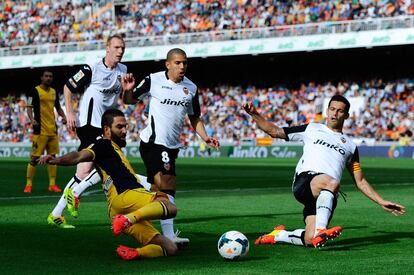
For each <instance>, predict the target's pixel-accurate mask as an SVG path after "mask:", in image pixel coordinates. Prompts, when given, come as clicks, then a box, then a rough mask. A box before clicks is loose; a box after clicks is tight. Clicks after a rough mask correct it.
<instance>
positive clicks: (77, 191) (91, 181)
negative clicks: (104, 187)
mask: <svg viewBox="0 0 414 275" xmlns="http://www.w3.org/2000/svg"><path fill="white" fill-rule="evenodd" d="M100 181H101V177H100V176H99V174H98V171H96V169H93V170H92V171H91V172H90V173H89V175H87V176H86V178H84V179H83V180H82V181H81V182H80V183H79V184H78V185H76V186H75V187H74V188H73V189H72V194H73V195H74V196H75V197H80V195H82V193H83V192H84V191H85V190H86V189H87V188H88V187H91V186H93V185H95V184H97V183H98V182H100Z"/></svg>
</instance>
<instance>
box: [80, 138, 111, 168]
mask: <svg viewBox="0 0 414 275" xmlns="http://www.w3.org/2000/svg"><path fill="white" fill-rule="evenodd" d="M109 142H110V141H109ZM84 150H88V151H90V152H91V153H92V154H93V161H94V162H95V163H98V164H99V163H100V161H101V160H102V159H104V158H105V157H106V152H108V151H109V150H108V140H105V139H98V140H97V141H96V142H95V143H92V144H91V145H89V146H88V147H87V148H85V149H84Z"/></svg>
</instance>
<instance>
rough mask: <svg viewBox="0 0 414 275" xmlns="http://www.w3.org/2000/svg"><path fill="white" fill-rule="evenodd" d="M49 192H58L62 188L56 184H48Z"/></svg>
mask: <svg viewBox="0 0 414 275" xmlns="http://www.w3.org/2000/svg"><path fill="white" fill-rule="evenodd" d="M48 190H49V192H54V193H60V192H62V189H60V188H59V186H57V185H56V184H52V185H49V189H48Z"/></svg>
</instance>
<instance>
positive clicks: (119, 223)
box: [112, 214, 132, 236]
mask: <svg viewBox="0 0 414 275" xmlns="http://www.w3.org/2000/svg"><path fill="white" fill-rule="evenodd" d="M131 225H132V223H131V221H130V220H129V219H128V218H127V217H126V216H124V215H120V214H118V215H115V217H114V220H113V221H112V230H113V232H114V235H115V236H119V234H121V232H122V231H124V230H125V229H127V228H128V227H130V226H131Z"/></svg>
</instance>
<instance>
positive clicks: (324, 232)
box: [312, 226, 342, 248]
mask: <svg viewBox="0 0 414 275" xmlns="http://www.w3.org/2000/svg"><path fill="white" fill-rule="evenodd" d="M341 233H342V227H340V226H334V227H332V228H329V229H321V230H319V231H318V233H317V234H316V236H315V237H313V239H312V244H313V246H314V247H316V248H320V247H322V246H324V245H325V243H326V241H327V240H333V239H335V238H337V237H339V235H341Z"/></svg>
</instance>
